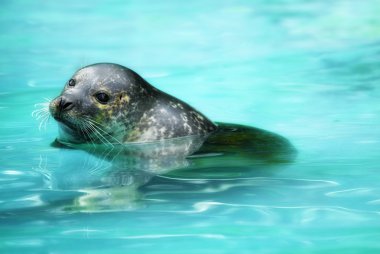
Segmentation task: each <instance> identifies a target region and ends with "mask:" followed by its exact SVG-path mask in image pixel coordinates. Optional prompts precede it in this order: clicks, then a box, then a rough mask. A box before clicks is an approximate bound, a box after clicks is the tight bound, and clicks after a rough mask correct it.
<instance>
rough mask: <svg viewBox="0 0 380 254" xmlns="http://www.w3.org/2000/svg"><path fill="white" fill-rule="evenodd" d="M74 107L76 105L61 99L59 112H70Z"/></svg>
mask: <svg viewBox="0 0 380 254" xmlns="http://www.w3.org/2000/svg"><path fill="white" fill-rule="evenodd" d="M73 107H74V104H73V103H72V102H70V101H68V100H67V99H65V98H63V97H61V98H60V100H59V103H58V110H59V111H60V112H63V111H68V110H70V109H72V108H73Z"/></svg>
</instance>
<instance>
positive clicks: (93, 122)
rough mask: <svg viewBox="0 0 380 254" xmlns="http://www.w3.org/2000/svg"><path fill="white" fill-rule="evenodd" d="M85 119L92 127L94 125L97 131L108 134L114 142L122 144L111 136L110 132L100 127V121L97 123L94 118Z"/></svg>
mask: <svg viewBox="0 0 380 254" xmlns="http://www.w3.org/2000/svg"><path fill="white" fill-rule="evenodd" d="M87 121H89V122H90V123H91V124H92V125H93V126H94V127H96V128H97V129H98V130H99V131H101V132H103V133H104V134H105V135H107V136H109V137H110V138H112V139H113V140H115V141H116V143H118V144H119V145H122V143H121V142H120V141H119V140H118V139H116V138H115V137H113V136H112V135H111V134H109V133H107V132H106V131H105V130H104V129H103V128H102V125H101V124H100V123H97V122H95V121H94V120H92V119H87Z"/></svg>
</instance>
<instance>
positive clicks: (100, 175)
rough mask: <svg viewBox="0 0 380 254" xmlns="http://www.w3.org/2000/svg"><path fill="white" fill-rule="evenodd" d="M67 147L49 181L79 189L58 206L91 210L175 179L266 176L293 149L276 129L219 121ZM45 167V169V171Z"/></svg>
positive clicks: (137, 202) (136, 202)
mask: <svg viewBox="0 0 380 254" xmlns="http://www.w3.org/2000/svg"><path fill="white" fill-rule="evenodd" d="M54 145H55V146H61V147H63V145H60V144H58V143H54ZM65 148H66V149H67V150H66V149H64V151H65V150H66V152H67V151H69V152H70V151H71V152H73V151H75V153H73V156H72V157H71V159H70V160H69V161H68V160H65V161H64V162H62V164H61V167H60V168H59V169H58V170H56V171H55V172H51V174H50V176H49V177H48V178H47V179H48V181H47V182H48V186H50V188H52V189H58V190H76V191H79V192H80V193H81V194H80V195H79V197H78V196H76V197H75V198H74V202H65V204H64V205H63V206H62V207H61V209H64V210H71V211H91V212H100V211H104V210H106V211H113V210H128V209H136V208H137V207H140V206H141V205H144V203H143V202H141V200H142V199H143V198H144V196H149V192H150V191H151V190H152V189H151V188H150V187H149V186H159V185H163V184H164V185H166V186H168V185H170V184H172V183H173V182H176V181H177V180H178V179H189V178H190V179H197V180H208V179H234V178H239V177H246V178H249V177H257V176H268V175H270V174H272V173H273V169H274V168H275V166H276V165H278V164H279V163H289V162H292V161H293V160H294V156H295V154H296V152H295V149H294V148H293V146H292V145H291V144H290V142H289V141H288V140H286V139H285V138H283V137H281V136H279V135H277V134H274V133H270V132H267V131H264V130H260V129H256V128H252V127H245V126H241V125H234V124H223V123H221V124H219V131H218V132H216V133H213V134H212V135H210V136H207V137H203V136H190V137H184V138H176V139H171V140H163V141H159V142H152V143H131V144H128V145H124V146H113V147H104V146H103V147H102V146H92V145H86V146H83V145H82V146H79V147H78V146H76V147H65ZM72 148H78V149H80V150H79V151H78V150H72ZM65 158H67V157H65ZM40 172H41V171H40ZM43 173H44V174H45V175H47V174H46V171H43ZM163 179H165V180H164V181H163ZM171 179H172V180H171ZM168 181H169V183H168ZM170 181H171V182H170ZM163 182H165V183H163ZM187 183H188V182H187ZM204 183H205V182H202V184H201V185H199V184H197V181H194V182H193V184H194V185H199V186H202V188H204V189H205V190H206V189H208V190H209V189H210V186H207V184H204ZM206 183H207V181H206ZM177 184H178V183H177ZM179 184H181V183H179ZM214 187H215V186H214ZM214 187H213V188H214ZM181 188H189V187H188V186H179V187H174V188H173V192H176V191H177V190H178V189H181ZM192 188H198V187H197V186H193V187H192ZM221 188H223V186H221ZM153 189H154V188H153ZM155 191H156V190H155ZM197 191H202V190H197Z"/></svg>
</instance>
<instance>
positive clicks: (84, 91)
mask: <svg viewBox="0 0 380 254" xmlns="http://www.w3.org/2000/svg"><path fill="white" fill-rule="evenodd" d="M49 110H50V113H51V114H52V116H53V117H54V118H55V119H56V120H57V121H58V123H59V135H60V136H59V138H58V140H59V141H61V142H66V143H118V144H123V143H127V142H147V141H156V140H162V139H169V138H177V137H184V136H191V135H205V136H207V135H208V134H209V133H212V132H213V131H215V130H216V129H217V127H216V125H215V124H214V123H213V122H211V121H210V120H209V119H208V118H207V117H206V116H204V115H203V114H201V113H200V112H198V111H197V110H195V109H194V108H193V107H191V106H190V105H188V104H187V103H185V102H183V101H180V100H178V99H176V98H174V97H173V96H170V95H168V94H166V93H164V92H162V91H160V90H158V89H156V88H154V87H153V86H152V85H150V84H149V83H148V82H147V81H145V80H144V79H143V78H142V77H140V76H139V75H138V74H137V73H135V72H134V71H132V70H130V69H128V68H126V67H123V66H121V65H117V64H109V63H101V64H94V65H89V66H87V67H84V68H82V69H80V70H78V71H77V72H76V73H75V74H74V75H73V76H72V78H71V79H70V80H69V81H68V83H67V84H66V85H65V88H64V89H63V91H62V93H61V95H60V96H58V97H57V98H55V99H54V100H53V101H52V102H51V103H50V106H49Z"/></svg>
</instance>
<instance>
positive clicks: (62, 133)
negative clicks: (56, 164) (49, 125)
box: [58, 121, 84, 144]
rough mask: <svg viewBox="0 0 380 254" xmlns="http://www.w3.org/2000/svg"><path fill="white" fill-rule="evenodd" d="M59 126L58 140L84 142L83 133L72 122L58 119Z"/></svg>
mask: <svg viewBox="0 0 380 254" xmlns="http://www.w3.org/2000/svg"><path fill="white" fill-rule="evenodd" d="M58 126H59V138H58V140H59V141H60V142H63V143H75V144H79V143H83V142H84V140H83V135H81V131H80V129H79V128H75V127H74V126H73V125H71V124H67V123H63V122H61V121H58Z"/></svg>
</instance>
